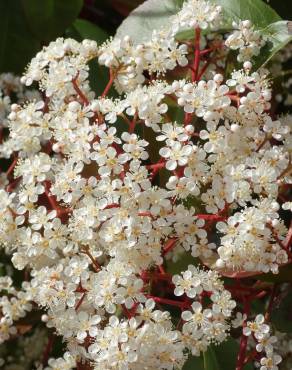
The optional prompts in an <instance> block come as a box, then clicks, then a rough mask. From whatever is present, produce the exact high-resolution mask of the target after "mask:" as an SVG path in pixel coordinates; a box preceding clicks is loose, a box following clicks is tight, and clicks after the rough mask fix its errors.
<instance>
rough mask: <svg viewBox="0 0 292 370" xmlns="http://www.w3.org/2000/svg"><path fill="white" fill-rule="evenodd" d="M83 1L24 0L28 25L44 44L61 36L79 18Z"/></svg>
mask: <svg viewBox="0 0 292 370" xmlns="http://www.w3.org/2000/svg"><path fill="white" fill-rule="evenodd" d="M82 5H83V1H82V0H22V6H23V9H24V13H25V17H26V20H27V23H28V25H29V27H30V29H31V31H32V33H33V35H34V36H35V37H36V38H37V39H39V40H40V41H42V42H49V41H51V40H53V39H55V38H56V37H58V36H61V35H62V34H63V33H64V31H65V30H66V28H67V27H69V26H70V24H71V23H72V22H73V21H74V20H75V19H76V18H77V17H78V14H79V13H80V10H81V8H82Z"/></svg>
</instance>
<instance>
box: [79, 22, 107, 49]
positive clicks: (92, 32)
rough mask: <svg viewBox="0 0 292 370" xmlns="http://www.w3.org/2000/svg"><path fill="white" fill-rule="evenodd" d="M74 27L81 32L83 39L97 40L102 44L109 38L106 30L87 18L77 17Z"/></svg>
mask: <svg viewBox="0 0 292 370" xmlns="http://www.w3.org/2000/svg"><path fill="white" fill-rule="evenodd" d="M72 27H73V29H74V30H75V31H76V32H77V33H78V34H79V36H80V38H81V39H82V40H83V39H90V40H95V41H96V42H97V44H102V43H103V42H104V41H106V40H107V39H108V38H109V35H108V33H107V32H106V31H104V30H103V29H101V28H100V27H98V26H97V25H96V24H94V23H91V22H89V21H86V20H85V19H76V21H75V22H74V23H73V25H72ZM81 39H80V41H81Z"/></svg>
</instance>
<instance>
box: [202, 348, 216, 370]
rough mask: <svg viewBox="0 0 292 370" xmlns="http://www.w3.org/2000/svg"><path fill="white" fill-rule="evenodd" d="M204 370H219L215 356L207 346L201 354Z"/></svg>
mask: <svg viewBox="0 0 292 370" xmlns="http://www.w3.org/2000/svg"><path fill="white" fill-rule="evenodd" d="M203 358H204V369H205V370H220V367H219V364H218V361H217V357H216V354H215V352H214V349H213V347H212V346H209V347H208V349H207V351H206V352H204V354H203Z"/></svg>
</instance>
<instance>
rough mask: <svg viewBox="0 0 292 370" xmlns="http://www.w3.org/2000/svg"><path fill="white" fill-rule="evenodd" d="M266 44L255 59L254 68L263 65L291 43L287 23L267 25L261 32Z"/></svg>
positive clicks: (291, 35)
mask: <svg viewBox="0 0 292 370" xmlns="http://www.w3.org/2000/svg"><path fill="white" fill-rule="evenodd" d="M262 34H263V36H265V37H266V40H267V43H266V45H265V46H264V47H263V48H262V49H261V53H260V55H259V56H258V57H257V58H256V66H257V67H260V66H263V65H265V64H266V63H267V62H268V61H269V60H270V59H271V58H273V56H274V55H275V54H276V53H277V52H278V51H279V50H281V49H282V48H283V47H285V46H286V45H287V44H288V43H289V42H290V41H292V34H291V32H289V30H288V22H287V21H279V22H275V23H272V24H270V25H268V26H267V27H266V28H264V29H263V30H262Z"/></svg>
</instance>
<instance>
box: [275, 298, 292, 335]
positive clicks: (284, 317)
mask: <svg viewBox="0 0 292 370" xmlns="http://www.w3.org/2000/svg"><path fill="white" fill-rule="evenodd" d="M271 320H272V323H273V324H274V325H275V327H276V329H277V330H279V331H281V332H283V333H291V332H292V293H291V291H290V292H289V293H288V294H287V295H286V296H285V297H284V298H283V299H282V301H281V303H280V305H279V306H278V307H274V309H273V310H272V314H271Z"/></svg>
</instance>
